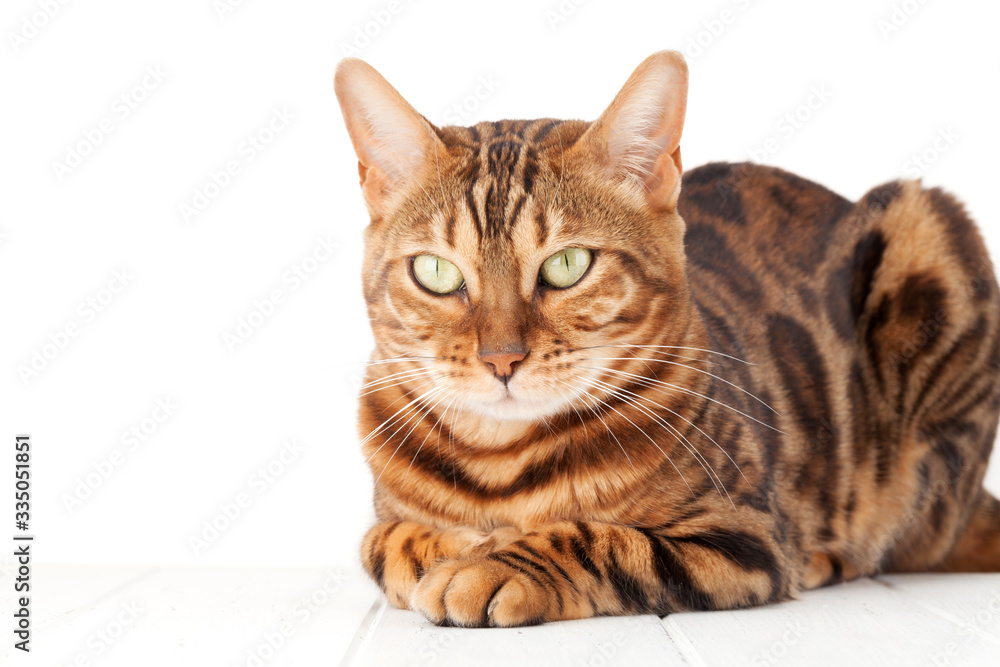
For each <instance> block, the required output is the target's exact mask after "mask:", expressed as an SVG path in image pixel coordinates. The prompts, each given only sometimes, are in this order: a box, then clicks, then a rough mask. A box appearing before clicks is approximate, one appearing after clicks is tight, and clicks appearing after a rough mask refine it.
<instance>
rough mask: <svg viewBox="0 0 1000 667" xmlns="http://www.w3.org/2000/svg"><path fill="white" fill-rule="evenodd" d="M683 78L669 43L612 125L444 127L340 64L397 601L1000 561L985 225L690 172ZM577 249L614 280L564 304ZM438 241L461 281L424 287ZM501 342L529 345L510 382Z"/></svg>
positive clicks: (368, 442) (372, 440)
mask: <svg viewBox="0 0 1000 667" xmlns="http://www.w3.org/2000/svg"><path fill="white" fill-rule="evenodd" d="M663 82H666V83H663ZM685 84H686V69H685V68H684V65H683V61H682V60H681V59H680V57H679V56H677V54H673V53H669V52H664V53H660V54H655V55H654V56H652V57H651V58H650V59H649V60H647V61H646V62H645V63H643V65H641V66H640V68H639V69H638V70H636V73H635V74H633V76H632V78H631V79H630V80H629V82H628V83H627V84H626V86H625V88H624V89H623V90H622V92H621V93H619V95H618V97H616V98H615V101H614V102H613V103H612V105H611V107H609V110H608V111H607V112H606V113H605V114H604V115H602V117H601V118H600V119H598V120H597V121H595V122H594V123H586V122H582V121H558V120H551V119H542V120H533V121H500V122H495V123H480V124H478V125H476V126H474V127H468V128H462V127H444V128H437V127H434V126H432V125H431V124H430V123H429V122H427V121H426V120H425V119H424V118H423V117H421V116H420V115H419V114H417V113H416V112H415V111H413V110H412V108H410V107H409V105H408V104H406V102H405V101H403V99H402V98H401V97H399V94H398V93H396V92H395V90H393V89H392V88H391V87H390V86H389V85H388V84H387V83H385V81H384V79H382V78H381V77H380V76H379V75H378V74H377V73H375V71H374V70H372V69H371V68H370V67H369V66H367V65H366V64H364V63H362V62H360V61H357V60H350V61H345V62H344V63H342V64H341V66H340V68H339V70H338V75H337V81H336V85H337V93H338V96H339V98H340V102H341V105H342V107H343V110H344V115H345V120H346V121H347V125H348V129H349V131H350V134H351V138H352V140H353V142H354V145H355V148H356V149H357V152H358V156H359V160H360V164H359V172H360V174H361V180H362V190H363V193H364V195H365V200H366V202H367V204H368V207H369V210H370V212H371V216H372V220H371V224H370V226H369V227H368V228H367V230H366V251H365V262H364V295H365V299H366V301H367V304H368V309H369V313H370V317H371V326H372V329H373V331H374V334H375V340H376V349H375V352H374V354H373V356H372V361H371V363H370V365H369V367H368V372H367V377H366V383H365V387H364V388H363V389H362V395H361V399H360V432H361V434H362V437H363V450H364V454H365V457H366V458H367V459H368V462H369V464H370V466H371V470H372V473H373V477H374V479H375V489H374V499H375V510H376V514H377V516H378V523H377V524H376V525H375V526H374V527H373V528H372V529H371V530H370V531H369V533H368V534H367V536H366V537H365V539H364V542H363V544H362V548H361V557H362V562H363V564H364V567H365V569H366V570H367V571H368V573H369V574H370V575H371V576H372V578H373V579H374V580H375V581H376V582H377V583H378V585H379V586H380V587H381V588H382V590H383V591H384V592H385V594H386V596H387V597H388V599H389V601H390V602H392V603H393V604H395V605H397V606H399V607H401V608H410V609H414V610H417V611H420V612H422V613H423V614H425V615H426V616H427V618H429V619H430V620H431V621H433V622H435V623H439V624H449V625H457V626H465V627H480V626H517V625H526V624H534V623H540V622H546V621H555V620H565V619H576V618H585V617H591V616H597V615H619V614H644V613H653V614H660V615H663V614H668V613H671V612H675V611H685V610H716V609H732V608H741V607H749V606H754V605H762V604H766V603H771V602H775V601H780V600H785V599H788V598H791V597H793V596H795V595H796V593H798V592H799V591H802V590H805V589H809V588H814V587H818V586H823V585H827V584H831V583H834V582H839V581H845V580H849V579H852V578H856V577H860V576H865V575H871V574H874V573H878V572H899V571H929V570H938V571H942V570H943V571H984V570H985V571H997V570H998V569H1000V503H998V502H997V501H996V500H995V499H994V498H993V497H991V496H990V495H989V494H987V493H986V492H985V491H984V490H983V488H982V479H983V475H984V471H985V469H986V465H987V461H988V458H989V454H990V450H991V448H992V444H993V441H994V438H995V436H996V430H997V419H998V413H1000V383H998V379H1000V378H998V374H1000V328H998V327H1000V307H998V306H1000V291H998V287H997V283H996V280H995V278H994V273H993V268H992V265H991V263H990V260H989V258H988V256H987V253H986V250H985V248H984V244H983V242H982V240H981V238H980V235H979V233H978V231H977V230H976V228H975V226H974V225H973V223H972V222H971V221H970V220H969V218H968V216H967V215H966V213H965V212H964V210H963V209H962V207H961V205H959V204H958V203H957V202H956V200H955V199H954V198H953V197H951V196H950V195H948V194H946V193H945V192H942V191H941V190H938V189H923V188H921V186H920V185H919V184H918V183H915V182H893V183H889V184H886V185H883V186H880V187H878V188H875V189H874V190H872V191H871V192H869V193H868V194H866V195H865V196H864V197H863V198H862V199H861V200H860V201H858V202H850V201H848V200H846V199H844V198H842V197H840V196H838V195H836V194H834V193H833V192H830V191H829V190H827V189H825V188H823V187H821V186H819V185H816V184H814V183H811V182H809V181H806V180H804V179H802V178H799V177H797V176H794V175H791V174H789V173H786V172H783V171H781V170H778V169H774V168H769V167H764V166H757V165H752V164H710V165H707V166H704V167H700V168H698V169H695V170H693V171H690V172H687V173H686V174H684V175H683V178H681V163H680V153H679V149H678V148H677V146H678V141H679V137H680V124H681V122H682V120H683V97H684V93H685V92H686V89H685ZM633 135H634V136H633ZM567 247H585V248H589V249H591V250H592V251H593V261H592V264H591V265H590V267H589V269H588V271H587V273H586V274H585V275H584V277H583V278H582V279H581V280H580V282H579V283H577V284H576V285H573V286H572V287H570V288H567V289H555V288H551V287H547V286H546V285H544V284H543V283H541V282H540V281H539V279H538V271H539V266H540V264H541V262H542V261H543V260H544V259H545V258H546V257H548V256H550V255H552V254H553V253H555V252H557V251H559V250H560V249H563V248H567ZM422 253H431V254H434V255H437V256H440V257H444V258H446V259H448V260H449V261H451V262H453V263H454V264H455V265H456V266H458V267H459V269H460V270H461V272H462V274H463V276H464V278H465V282H466V284H465V286H464V287H463V288H462V289H461V290H459V291H458V292H455V293H451V294H446V295H436V294H431V293H429V292H428V291H427V290H423V289H421V288H420V286H419V285H418V284H417V283H416V282H415V280H414V278H413V276H412V274H411V268H410V262H411V259H412V258H413V257H414V256H415V255H417V254H422ZM496 350H504V351H511V350H517V351H521V352H523V353H525V354H526V356H524V358H523V360H522V361H521V362H520V363H518V364H517V365H516V369H515V370H514V371H513V374H512V376H510V377H509V381H507V382H504V381H503V380H501V379H498V377H497V376H496V375H495V374H494V372H493V369H492V368H491V367H489V366H488V364H485V363H483V361H482V360H481V359H480V357H481V356H482V355H483V354H484V353H485V352H486V351H496Z"/></svg>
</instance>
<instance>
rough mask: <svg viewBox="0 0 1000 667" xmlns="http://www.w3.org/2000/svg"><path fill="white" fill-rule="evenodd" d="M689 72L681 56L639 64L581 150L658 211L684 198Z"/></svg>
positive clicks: (663, 56)
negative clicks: (683, 156)
mask: <svg viewBox="0 0 1000 667" xmlns="http://www.w3.org/2000/svg"><path fill="white" fill-rule="evenodd" d="M687 89H688V69H687V64H686V63H685V62H684V57H683V56H682V55H681V54H680V53H679V52H677V51H660V52H658V53H654V54H653V55H651V56H650V57H648V58H646V60H644V61H643V62H642V64H641V65H639V66H638V67H637V68H636V70H635V71H634V72H632V76H630V77H629V79H628V81H627V82H626V83H625V86H624V87H623V88H622V89H621V91H620V92H619V93H618V95H617V96H616V97H615V99H614V101H612V102H611V106H609V107H608V108H607V109H606V110H605V111H604V113H603V114H601V117H600V118H598V119H597V120H596V121H595V122H594V123H593V124H592V125H591V126H590V128H588V129H587V132H586V133H585V134H584V136H583V137H581V138H580V141H579V142H577V146H580V147H582V148H584V149H585V150H587V152H588V153H589V154H590V156H591V158H592V159H596V160H597V161H598V163H599V164H601V165H602V166H603V167H604V168H605V170H606V171H607V174H608V176H610V177H611V178H614V179H616V180H625V181H631V182H632V183H634V184H635V185H636V187H638V188H641V189H642V191H643V192H644V194H645V196H646V199H647V202H648V203H649V205H650V206H652V207H653V208H654V209H657V210H667V209H674V208H676V206H677V197H678V196H679V195H680V182H681V152H680V140H681V130H682V129H683V127H684V111H685V107H686V105H687Z"/></svg>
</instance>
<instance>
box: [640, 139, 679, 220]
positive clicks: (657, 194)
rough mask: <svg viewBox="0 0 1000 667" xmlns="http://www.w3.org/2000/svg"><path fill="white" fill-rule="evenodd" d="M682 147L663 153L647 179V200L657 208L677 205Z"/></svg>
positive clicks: (668, 208) (672, 207) (665, 208)
mask: <svg viewBox="0 0 1000 667" xmlns="http://www.w3.org/2000/svg"><path fill="white" fill-rule="evenodd" d="M681 172H682V169H681V149H680V148H679V147H678V148H677V149H676V150H674V152H673V153H666V152H664V153H661V154H660V156H659V157H658V158H657V159H656V163H655V164H654V165H653V168H652V170H651V171H650V174H649V177H648V178H647V179H646V182H645V185H646V200H647V201H648V202H649V205H650V206H651V207H652V208H654V209H655V210H673V209H674V208H676V207H677V198H678V196H679V195H680V187H679V186H680V181H681Z"/></svg>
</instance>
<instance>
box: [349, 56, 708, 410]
mask: <svg viewBox="0 0 1000 667" xmlns="http://www.w3.org/2000/svg"><path fill="white" fill-rule="evenodd" d="M335 87H336V92H337V97H338V99H339V101H340V105H341V108H342V110H343V114H344V120H345V122H346V124H347V129H348V132H349V134H350V137H351V141H352V142H353V144H354V148H355V150H356V152H357V155H358V160H359V162H358V170H359V172H360V175H361V190H362V193H363V195H364V198H365V202H366V203H367V206H368V210H369V212H370V214H371V224H370V225H369V226H368V228H367V230H366V239H365V243H366V245H365V263H364V276H363V278H364V293H365V299H366V301H367V303H368V309H369V315H370V317H371V325H372V328H373V330H374V334H375V338H376V341H377V354H376V356H377V357H378V358H384V359H388V358H394V357H400V358H409V359H414V361H413V362H412V365H407V366H403V367H400V366H396V367H395V368H394V369H393V370H394V371H400V370H401V368H402V369H407V368H408V369H409V370H406V372H404V373H403V374H402V375H401V376H398V379H399V380H400V381H406V382H408V387H409V388H410V389H411V390H412V391H413V392H415V393H417V394H420V393H421V392H429V391H430V392H434V393H432V394H431V396H432V397H433V398H434V399H436V400H438V401H439V403H440V404H442V405H443V404H445V403H447V402H448V401H451V403H454V404H455V408H454V409H460V410H466V411H471V412H473V413H478V414H479V415H480V416H482V417H486V418H489V419H496V420H504V421H509V420H515V421H532V420H538V419H541V418H545V417H549V416H553V415H555V414H558V413H566V412H568V411H571V410H572V409H574V408H577V409H580V408H583V407H586V406H587V404H588V403H592V402H593V399H592V398H588V395H589V396H591V397H600V396H606V395H607V394H608V392H610V391H611V389H610V388H609V387H613V386H617V385H622V384H626V382H625V380H624V378H625V377H626V376H622V378H623V379H622V381H620V382H619V381H617V380H616V378H617V376H608V375H607V374H605V375H602V377H604V378H605V379H603V380H598V379H597V376H598V372H599V371H598V369H603V368H608V367H612V368H618V369H626V370H622V371H620V372H622V373H625V372H634V371H639V372H641V370H639V369H641V366H638V367H636V366H635V365H634V364H633V365H632V366H629V362H628V361H615V360H614V359H615V358H625V359H628V358H629V357H630V356H645V355H642V354H641V351H642V348H639V347H633V346H641V345H658V344H665V343H666V344H673V345H683V342H679V341H681V340H683V337H684V335H685V330H686V327H687V324H688V321H689V317H690V312H689V311H690V300H689V298H688V292H687V283H686V278H685V270H684V251H683V236H684V223H683V221H682V220H681V219H680V217H679V216H678V215H677V212H676V207H677V199H678V195H679V193H680V182H681V159H680V149H679V142H680V136H681V128H682V125H683V122H684V108H685V103H686V96H687V67H686V65H685V63H684V60H683V58H682V57H681V55H680V54H678V53H676V52H668V51H664V52H660V53H656V54H654V55H653V56H651V57H649V58H648V59H646V60H645V61H644V62H643V63H642V64H641V65H640V66H639V67H638V68H637V69H636V70H635V72H634V73H633V74H632V76H631V77H630V78H629V79H628V81H627V82H626V84H625V86H624V87H623V88H622V90H621V91H620V92H619V93H618V95H617V96H616V97H615V98H614V100H613V102H612V103H611V105H610V106H609V107H608V108H607V110H606V111H605V112H604V113H603V114H602V115H601V117H600V118H599V119H598V120H596V121H594V122H593V123H587V122H583V121H557V120H551V119H542V120H534V121H500V122H496V123H480V124H478V125H476V126H474V127H469V128H464V127H442V128H438V127H435V126H434V125H432V124H431V123H430V122H428V121H427V119H425V118H424V117H423V116H421V115H420V114H419V113H417V112H416V111H415V110H414V109H413V108H412V107H411V106H410V105H409V104H408V103H407V102H406V101H405V100H404V99H403V98H402V97H401V96H400V94H399V93H398V92H396V90H395V89H394V88H393V87H392V86H390V85H389V83H388V82H386V80H385V79H384V78H382V76H380V75H379V74H378V72H376V71H375V70H374V69H373V68H372V67H370V66H369V65H367V64H366V63H364V62H362V61H360V60H357V59H349V60H344V61H343V62H341V63H340V65H339V67H338V69H337V75H336V80H335ZM629 368H631V371H629V370H628V369H629ZM407 373H409V374H408V375H407ZM601 383H604V384H601Z"/></svg>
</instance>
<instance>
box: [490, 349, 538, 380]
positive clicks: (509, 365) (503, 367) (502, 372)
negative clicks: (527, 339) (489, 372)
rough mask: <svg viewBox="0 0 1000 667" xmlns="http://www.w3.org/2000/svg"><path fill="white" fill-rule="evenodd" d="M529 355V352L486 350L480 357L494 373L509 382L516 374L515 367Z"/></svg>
mask: <svg viewBox="0 0 1000 667" xmlns="http://www.w3.org/2000/svg"><path fill="white" fill-rule="evenodd" d="M527 356H528V353H527V352H486V353H481V354H480V355H479V358H480V359H481V360H482V362H483V363H484V364H486V365H487V366H489V367H490V368H492V369H493V374H494V375H496V376H497V377H498V378H500V379H501V380H503V382H504V384H507V382H508V381H509V380H510V377H511V376H512V375H513V374H514V367H515V366H517V364H519V363H521V362H522V361H524V358H525V357H527Z"/></svg>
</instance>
